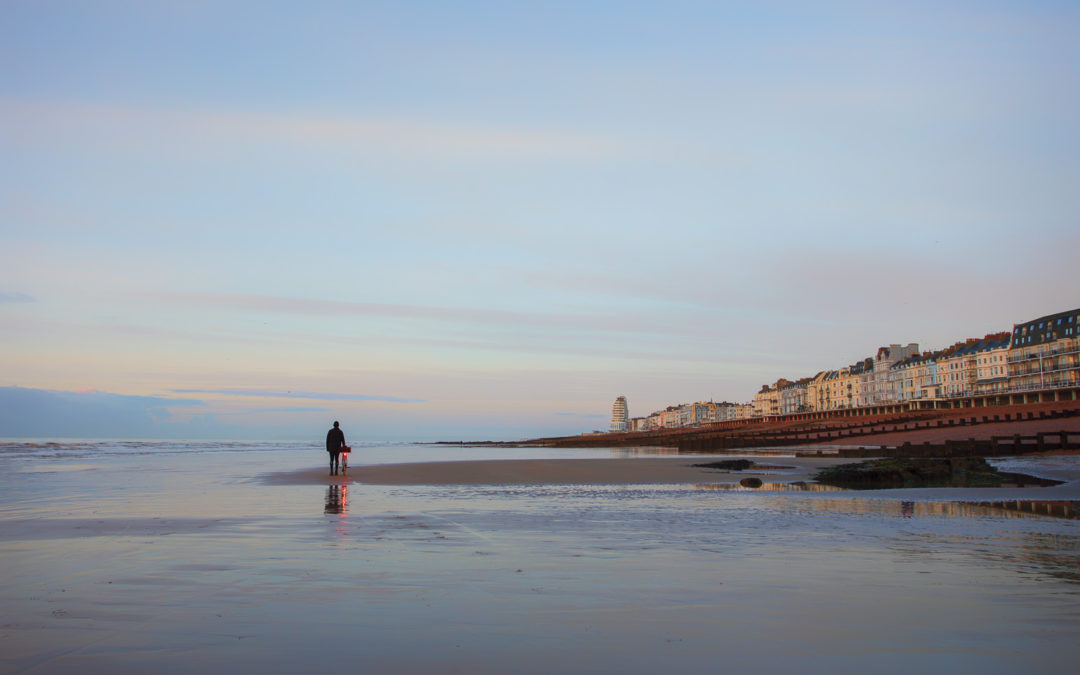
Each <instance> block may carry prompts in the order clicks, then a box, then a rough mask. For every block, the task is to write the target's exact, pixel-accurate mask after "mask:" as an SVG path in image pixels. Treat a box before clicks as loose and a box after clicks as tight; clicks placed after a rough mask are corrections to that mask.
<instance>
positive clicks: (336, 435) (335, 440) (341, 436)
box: [326, 422, 345, 476]
mask: <svg viewBox="0 0 1080 675" xmlns="http://www.w3.org/2000/svg"><path fill="white" fill-rule="evenodd" d="M343 445H345V432H343V431H342V430H341V429H340V428H338V423H337V422H334V428H333V429H331V430H330V431H328V432H326V451H327V452H329V453H330V475H331V476H336V475H337V472H338V463H339V460H340V457H341V446H343Z"/></svg>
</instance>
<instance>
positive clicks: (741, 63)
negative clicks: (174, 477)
mask: <svg viewBox="0 0 1080 675" xmlns="http://www.w3.org/2000/svg"><path fill="white" fill-rule="evenodd" d="M1077 35H1080V6H1078V5H1077V4H1076V3H1073V2H1039V1H1033V2H1024V3H1018V2H995V1H979V2H952V1H949V0H937V1H935V2H903V3H900V2H896V3H864V2H801V1H800V2H773V1H769V0H766V1H764V2H753V3H750V2H747V3H740V2H682V1H679V0H675V1H672V2H664V3H651V2H649V3H646V2H634V1H621V2H599V1H597V2H581V1H580V0H578V1H575V2H558V1H554V2H544V3H505V2H468V1H457V2H452V3H446V2H408V1H403V2H310V3H292V2H272V1H259V2H227V1H221V0H215V1H214V2H201V1H199V0H186V1H185V2H155V1H150V2H135V1H130V2H127V1H121V0H116V1H95V0H86V1H85V2H52V1H40V2H31V1H26V0H12V1H10V2H5V3H2V4H0V437H23V436H58V437H59V436H85V437H89V436H93V437H163V438H244V439H306V438H313V439H315V440H316V441H317V440H318V439H320V438H321V437H322V435H323V434H324V433H325V430H326V429H327V428H329V424H330V422H331V421H333V420H334V419H338V420H340V421H341V424H342V427H343V428H344V429H345V431H346V434H347V436H348V437H349V438H350V439H357V440H359V439H369V440H459V439H464V440H477V439H500V440H517V439H520V438H528V437H535V436H541V435H555V434H564V433H566V434H570V433H579V432H583V431H589V430H592V429H606V428H607V425H608V422H609V419H610V415H611V406H612V403H613V402H614V400H615V397H617V396H620V395H622V396H626V397H627V399H628V402H629V409H630V414H631V415H632V416H642V415H647V414H648V413H650V412H652V411H654V410H656V409H659V408H663V407H664V406H667V405H673V404H679V403H685V402H692V401H702V400H710V399H711V400H716V401H721V400H728V401H739V402H743V401H748V400H750V398H751V397H752V396H753V393H754V392H755V391H756V390H757V389H759V388H760V386H761V385H762V384H763V383H766V382H773V381H775V380H776V379H777V378H779V377H786V378H788V379H794V378H798V377H804V376H810V375H813V374H815V373H816V372H818V371H820V370H823V369H827V368H838V367H841V366H844V365H847V364H849V363H853V362H854V361H856V360H860V359H862V358H865V357H866V356H869V355H872V354H873V353H874V351H875V350H876V348H877V347H878V346H881V345H887V344H891V343H904V344H906V343H909V342H917V343H919V344H920V345H921V346H922V347H923V348H925V349H936V348H942V347H945V346H948V345H949V344H952V343H953V342H955V341H957V340H962V339H965V338H969V337H979V336H982V335H984V334H986V333H990V332H996V331H1001V330H1008V329H1010V328H1011V326H1012V324H1014V323H1018V322H1022V321H1026V320H1029V319H1032V318H1035V317H1038V316H1042V315H1045V314H1050V313H1054V312H1059V311H1064V310H1067V309H1072V308H1076V307H1078V306H1080V292H1078V289H1080V284H1078V283H1077V281H1076V274H1075V271H1076V267H1077V262H1076V261H1077V252H1078V251H1080V222H1078V220H1080V190H1077V188H1076V186H1077V185H1078V184H1080V86H1077V85H1078V83H1080V40H1077V39H1076V36H1077Z"/></svg>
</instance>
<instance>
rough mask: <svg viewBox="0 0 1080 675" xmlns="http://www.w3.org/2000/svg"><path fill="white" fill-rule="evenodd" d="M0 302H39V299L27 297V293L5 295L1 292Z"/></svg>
mask: <svg viewBox="0 0 1080 675" xmlns="http://www.w3.org/2000/svg"><path fill="white" fill-rule="evenodd" d="M0 302H11V303H21V302H37V298H34V297H33V296H30V295H27V294H26V293H3V292H0Z"/></svg>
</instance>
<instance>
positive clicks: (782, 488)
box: [694, 478, 844, 492]
mask: <svg viewBox="0 0 1080 675" xmlns="http://www.w3.org/2000/svg"><path fill="white" fill-rule="evenodd" d="M753 480H754V479H747V478H744V479H742V480H741V481H739V482H738V483H698V484H695V485H694V487H695V488H696V489H698V490H731V491H735V492H843V491H844V488H838V487H834V486H832V485H824V484H822V483H812V482H807V481H796V482H794V483H765V482H762V481H758V483H756V484H755V483H754V482H752V481H753Z"/></svg>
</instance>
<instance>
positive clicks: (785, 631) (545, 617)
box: [0, 439, 1080, 673]
mask: <svg viewBox="0 0 1080 675" xmlns="http://www.w3.org/2000/svg"><path fill="white" fill-rule="evenodd" d="M353 447H354V452H353V453H352V459H351V460H350V464H351V466H350V468H351V469H353V470H354V471H355V470H356V468H357V467H358V466H360V465H364V464H376V463H400V462H424V461H453V460H463V459H521V458H538V457H549V458H596V457H607V458H612V459H618V458H622V457H637V456H650V455H654V454H655V455H659V454H667V453H664V452H662V451H660V450H657V449H648V448H632V449H603V448H600V449H586V450H581V449H562V450H556V449H548V448H502V447H491V446H479V447H475V446H454V445H423V444H410V443H374V442H372V443H357V444H354V446H353ZM785 451H793V449H785ZM768 462H769V463H770V464H782V457H780V456H777V455H771V456H770V457H769V458H768ZM325 463H326V453H325V451H324V450H323V448H322V447H321V443H320V442H315V443H310V442H235V441H221V442H210V441H182V442H178V441H154V440H77V441H76V440H54V441H46V440H26V439H12V440H7V441H0V673H71V672H79V673H85V672H103V673H104V672H107V673H146V672H155V673H162V672H163V673H191V672H200V673H207V672H211V673H215V672H247V671H249V670H250V671H252V672H260V673H292V672H316V671H332V670H345V671H356V672H365V673H552V672H568V673H666V672H690V673H697V672H709V673H713V672H754V673H771V672H792V671H794V672H812V673H813V672H829V673H870V672H873V673H881V672H884V673H946V672H947V673H957V672H964V673H969V672H977V673H1020V672H1023V673H1062V672H1072V671H1074V670H1075V669H1076V664H1077V663H1080V520H1078V519H1077V517H1078V514H1077V506H1078V502H1077V501H1076V497H1075V494H1076V490H1073V491H1072V492H1068V491H1062V490H1059V489H1057V488H1025V489H1023V490H1022V491H1019V490H1004V491H1002V492H1001V493H1000V496H997V495H995V494H991V493H988V492H987V491H985V490H981V491H975V492H965V491H964V490H962V489H947V490H911V491H906V490H900V491H872V492H865V493H864V492H853V491H813V490H806V491H797V490H792V489H782V488H781V486H780V484H779V483H778V484H776V485H774V486H773V487H771V488H770V487H769V485H770V484H767V485H766V488H765V489H741V488H740V487H738V486H737V484H734V485H733V484H731V483H724V482H718V483H711V484H703V485H691V484H674V485H671V484H655V485H653V484H638V485H466V486H459V485H439V486H434V485H417V486H400V485H397V486H379V485H367V484H363V483H352V484H346V485H338V484H336V483H332V482H331V481H329V480H328V481H326V484H318V482H315V483H296V484H290V483H283V482H281V481H268V480H267V476H270V475H278V476H280V475H282V474H283V473H288V472H294V471H295V472H300V471H305V470H309V469H312V468H313V467H323V466H324V465H325ZM999 463H1000V464H1002V465H1003V467H1004V468H1006V469H1007V470H1010V471H1021V472H1027V473H1031V474H1034V475H1040V474H1041V475H1048V476H1051V477H1052V476H1053V475H1062V474H1063V473H1068V472H1070V471H1073V472H1075V471H1078V470H1080V458H1077V457H1075V456H1064V457H1063V456H1058V457H1038V458H1031V457H1027V458H1006V459H1003V460H999ZM237 669H242V670H237Z"/></svg>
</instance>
